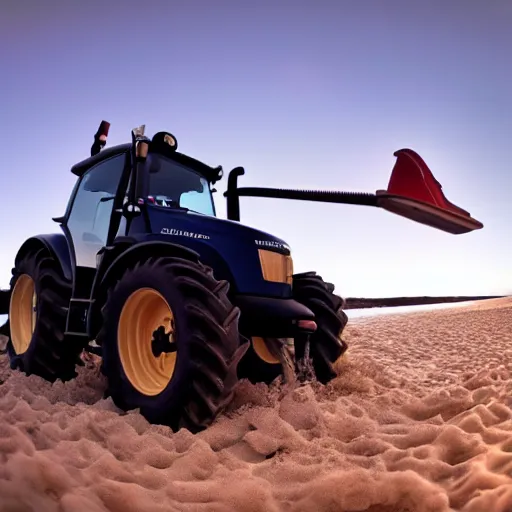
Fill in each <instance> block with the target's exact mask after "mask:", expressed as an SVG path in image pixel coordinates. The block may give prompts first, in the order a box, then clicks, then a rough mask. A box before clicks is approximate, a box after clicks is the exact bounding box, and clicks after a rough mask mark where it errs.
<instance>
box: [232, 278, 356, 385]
mask: <svg viewBox="0 0 512 512" xmlns="http://www.w3.org/2000/svg"><path fill="white" fill-rule="evenodd" d="M333 292H334V285H332V284H330V283H326V282H325V281H324V280H323V279H322V278H321V277H320V276H319V275H317V274H316V273H315V272H306V273H304V274H295V275H294V276H293V284H292V293H293V298H294V299H295V300H296V301H297V302H300V303H301V304H303V305H304V306H306V307H307V308H309V309H310V310H311V311H312V312H313V313H314V315H315V321H316V324H317V330H316V332H315V333H314V334H312V335H311V336H310V344H309V347H310V349H309V357H310V359H311V360H312V364H313V370H314V373H315V377H316V379H317V380H318V381H319V382H321V383H322V384H327V382H329V381H330V380H332V379H333V378H334V377H336V371H335V369H334V365H335V363H336V361H337V360H338V359H339V358H340V357H341V356H342V355H343V354H344V353H345V351H346V350H347V344H346V342H345V341H344V340H343V339H342V338H341V336H342V333H343V330H344V328H345V326H346V325H347V321H348V317H347V315H346V313H345V312H344V311H343V304H344V301H343V299H342V298H341V297H340V296H338V295H336V294H334V293H333ZM271 342H272V340H265V339H263V338H252V339H251V345H250V347H249V349H248V351H247V354H246V356H245V357H244V359H243V360H242V362H241V364H240V368H239V377H240V378H247V379H248V380H250V381H251V382H253V383H256V382H265V383H267V384H269V383H271V382H272V381H273V380H274V379H276V378H277V377H279V376H282V375H283V366H282V364H281V361H280V360H279V358H278V356H277V354H276V353H275V351H272V343H271ZM294 349H295V354H294V356H295V359H296V361H300V360H301V359H302V358H303V357H304V354H305V343H304V340H303V339H299V338H297V339H295V340H294Z"/></svg>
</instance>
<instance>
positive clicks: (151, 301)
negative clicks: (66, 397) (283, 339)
mask: <svg viewBox="0 0 512 512" xmlns="http://www.w3.org/2000/svg"><path fill="white" fill-rule="evenodd" d="M228 289H229V283H228V282H226V281H217V280H216V279H215V278H214V277H213V275H212V272H211V270H210V269H209V268H208V267H205V266H203V265H202V264H200V263H197V262H193V261H189V260H184V259H180V258H173V257H163V258H149V259H147V260H145V261H141V262H139V263H138V264H137V265H135V266H134V267H133V268H129V269H128V270H126V272H125V273H124V275H123V276H122V277H121V279H120V280H119V281H118V282H117V284H115V285H114V286H113V287H111V289H110V290H109V291H108V298H107V301H106V304H105V306H104V307H103V309H102V313H103V327H102V329H101V331H100V333H99V334H98V337H97V343H98V344H100V345H102V349H103V350H102V352H103V372H104V374H105V375H106V377H107V380H108V388H109V389H108V393H109V394H110V396H111V397H112V399H113V401H114V403H115V404H116V405H117V406H118V407H120V408H121V409H124V410H129V409H135V408H140V411H141V414H142V415H143V416H145V417H146V419H147V420H148V421H149V422H151V423H159V424H164V425H168V426H170V427H171V428H173V429H174V430H178V429H179V428H181V427H185V428H188V429H189V430H190V431H192V432H197V431H200V430H202V429H204V428H206V427H207V426H208V425H209V424H210V423H211V422H212V421H213V420H214V419H215V418H216V417H217V416H218V414H219V413H220V412H221V411H222V410H223V408H224V407H225V406H226V405H227V404H228V403H229V402H230V400H231V397H232V395H233V391H234V387H235V385H236V383H237V381H238V379H237V366H238V362H239V360H240V359H241V357H242V356H243V355H244V353H245V351H246V350H247V344H242V345H240V336H239V333H238V319H239V315H240V310H239V309H238V308H237V307H234V306H233V305H232V304H231V302H230V301H229V299H228V297H227V291H228Z"/></svg>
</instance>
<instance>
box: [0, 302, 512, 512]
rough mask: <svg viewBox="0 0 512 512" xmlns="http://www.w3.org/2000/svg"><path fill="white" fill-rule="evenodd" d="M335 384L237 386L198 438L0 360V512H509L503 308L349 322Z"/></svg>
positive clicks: (511, 490)
mask: <svg viewBox="0 0 512 512" xmlns="http://www.w3.org/2000/svg"><path fill="white" fill-rule="evenodd" d="M345 337H346V339H347V341H348V342H349V344H350V352H349V355H348V356H347V358H346V360H345V361H343V362H342V363H341V364H340V376H339V377H338V378H337V379H335V380H334V381H332V382H331V383H330V384H329V385H328V386H321V385H319V384H317V383H314V382H313V383H311V382H310V383H306V384H305V385H302V386H297V387H296V388H295V389H294V390H292V391H290V392H289V393H288V394H287V395H285V397H284V398H282V397H281V399H280V398H279V397H280V394H281V390H280V388H279V386H278V385H275V386H271V387H267V386H265V385H258V386H254V385H250V384H249V383H247V382H242V383H241V384H240V386H239V389H238V390H237V394H236V398H235V401H234V402H233V404H232V405H231V407H230V408H229V410H228V411H226V413H225V414H223V415H222V416H221V417H219V418H218V420H217V421H216V422H215V423H214V424H213V425H212V426H211V427H210V428H209V429H208V430H206V431H204V432H202V433H200V434H197V435H195V436H194V435H192V434H190V433H189V432H188V431H186V430H181V431H179V432H177V433H173V432H172V431H170V430H169V429H167V428H164V427H162V426H154V425H153V426H152V425H149V424H148V423H147V422H146V421H145V420H144V418H143V417H142V416H140V414H138V413H137V412H131V413H128V414H122V413H121V412H120V411H118V410H117V409H116V408H115V406H114V405H113V404H112V402H111V401H110V400H109V399H107V400H104V399H103V390H104V381H103V379H102V377H101V375H100V374H99V372H98V363H97V361H95V360H93V359H92V358H91V359H90V360H89V361H88V363H87V367H85V368H80V373H79V376H78V378H77V379H76V380H75V381H72V382H70V383H67V384H66V385H64V384H62V383H57V384H55V385H53V386H51V385H50V384H49V383H47V382H45V381H43V380H41V379H39V378H38V377H34V376H31V377H26V376H24V375H22V374H20V373H19V372H15V371H12V370H10V368H9V365H8V362H7V360H6V357H5V356H0V382H1V384H0V460H1V464H0V511H2V512H4V511H5V512H7V511H9V512H25V511H26V512H28V511H37V512H54V511H55V512H57V511H59V512H81V511H87V512H99V511H107V510H109V511H122V512H135V511H137V512H138V511H147V512H153V511H155V512H157V511H158V512H160V511H198V512H207V511H208V512H210V511H211V512H224V511H231V510H237V511H238V510H242V511H248V512H259V511H262V512H263V511H265V512H277V511H290V512H291V511H293V512H299V511H315V512H316V511H318V512H327V511H329V512H331V511H332V512H343V511H368V512H406V511H411V512H412V511H418V512H434V511H448V510H461V511H465V512H470V511H471V512H487V511H489V512H501V511H503V512H505V511H510V510H512V485H511V484H512V479H511V475H512V411H511V408H510V405H511V398H510V395H511V390H512V375H511V370H512V299H493V300H488V301H483V302H482V303H480V304H477V305H471V306H468V307H462V308H461V307H458V308H448V309H444V310H438V311H435V312H426V313H425V312H423V313H409V314H400V315H389V316H386V317H378V318H373V319H364V318H361V319H355V320H352V321H351V322H350V323H349V326H348V327H347V329H346V336H345Z"/></svg>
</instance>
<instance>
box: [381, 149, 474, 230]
mask: <svg viewBox="0 0 512 512" xmlns="http://www.w3.org/2000/svg"><path fill="white" fill-rule="evenodd" d="M394 156H396V157H397V160H396V162H395V166H394V167H393V171H392V173H391V178H390V179H389V184H388V189H387V190H377V192H376V194H377V204H378V206H380V207H381V208H384V209H385V210H388V211H389V212H392V213H396V214H397V215H401V216H402V217H406V218H408V219H411V220H414V221H416V222H419V223H421V224H426V225H427V226H431V227H433V228H437V229H441V230H443V231H446V232H448V233H452V234H454V235H460V234H462V233H468V232H470V231H473V230H475V229H481V228H483V224H482V223H481V222H479V221H477V220H476V219H474V218H473V217H471V215H470V213H469V212H467V211H466V210H463V209H462V208H460V207H459V206H456V205H455V204H453V203H450V201H448V199H446V197H445V195H444V194H443V191H442V186H441V184H440V183H439V182H438V181H437V180H436V179H435V178H434V175H433V174H432V172H431V171H430V169H429V168H428V166H427V164H426V163H425V162H424V161H423V159H422V158H421V157H420V156H419V155H418V154H417V153H416V152H414V151H412V150H411V149H400V150H399V151H396V152H395V153H394Z"/></svg>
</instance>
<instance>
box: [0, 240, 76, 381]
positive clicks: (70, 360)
mask: <svg viewBox="0 0 512 512" xmlns="http://www.w3.org/2000/svg"><path fill="white" fill-rule="evenodd" d="M12 274H13V275H12V279H11V282H10V303H9V319H8V321H7V323H6V324H5V325H4V326H2V333H3V334H6V335H7V336H8V337H9V341H8V342H7V353H8V354H9V358H10V362H11V368H12V369H18V370H20V371H22V372H24V373H26V374H27V375H31V374H34V375H38V376H40V377H42V378H44V379H46V380H48V381H50V382H54V381H56V380H57V379H61V380H63V381H66V380H70V379H72V378H74V377H75V376H76V370H75V367H76V364H77V361H78V358H79V355H80V353H81V352H82V347H80V346H78V345H77V344H76V343H73V342H71V341H69V340H66V339H65V336H64V332H65V329H66V318H67V312H68V308H69V300H70V298H71V291H72V286H71V283H70V282H69V281H67V280H66V279H65V278H64V276H63V275H62V273H61V271H60V266H59V264H58V262H57V260H56V259H55V258H54V257H53V256H52V255H51V254H50V253H49V251H48V250H47V249H45V248H40V249H38V250H37V249H36V250H33V251H30V252H28V253H27V254H25V256H24V257H23V258H22V259H20V260H19V261H18V262H17V264H16V265H15V267H14V268H13V271H12Z"/></svg>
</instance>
